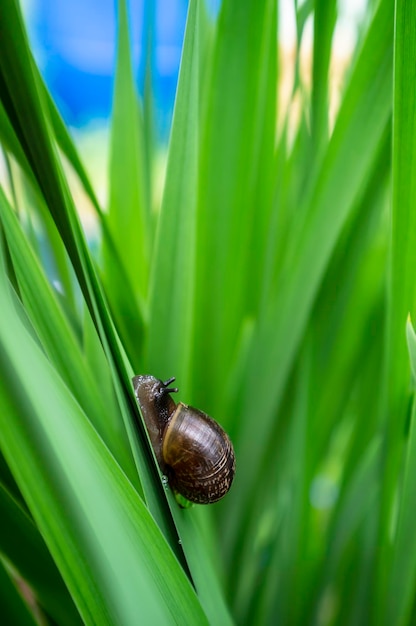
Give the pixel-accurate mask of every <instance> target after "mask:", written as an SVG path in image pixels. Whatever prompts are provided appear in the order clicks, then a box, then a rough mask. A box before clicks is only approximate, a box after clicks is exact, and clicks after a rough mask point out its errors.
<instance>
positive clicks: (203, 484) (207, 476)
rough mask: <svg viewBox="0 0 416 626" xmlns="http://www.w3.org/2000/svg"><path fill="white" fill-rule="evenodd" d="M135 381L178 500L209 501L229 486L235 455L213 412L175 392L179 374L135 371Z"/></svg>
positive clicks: (164, 470) (164, 471)
mask: <svg viewBox="0 0 416 626" xmlns="http://www.w3.org/2000/svg"><path fill="white" fill-rule="evenodd" d="M132 380H133V386H134V392H135V395H136V398H137V400H138V403H139V406H140V409H141V413H142V416H143V419H144V421H145V424H146V428H147V431H148V433H149V437H150V441H151V443H152V446H153V449H154V452H155V456H156V459H157V462H158V464H159V467H160V469H161V472H162V474H164V475H166V476H167V478H168V482H169V484H170V486H171V487H172V489H173V491H174V493H175V496H176V498H177V500H178V502H179V503H180V504H181V505H182V506H183V501H182V498H181V497H180V496H182V497H183V498H185V502H186V501H189V502H195V503H197V504H210V503H212V502H217V501H218V500H220V499H221V498H222V497H223V496H225V494H226V493H227V492H228V490H229V489H230V487H231V483H232V481H233V478H234V472H235V456H234V450H233V446H232V443H231V441H230V439H229V437H228V435H227V433H226V432H225V431H224V430H223V429H222V428H221V426H220V425H219V424H217V422H216V421H215V420H213V419H212V418H211V417H209V416H208V415H206V413H203V412H202V411H200V410H198V409H194V408H192V407H190V406H187V405H186V404H183V403H182V402H178V404H176V403H175V402H174V400H173V398H172V397H171V394H172V393H176V392H177V391H178V389H177V388H176V387H170V385H171V384H172V383H173V382H174V380H175V378H169V380H166V381H165V382H163V381H161V380H159V379H158V378H155V377H154V376H135V377H134V378H133V379H132Z"/></svg>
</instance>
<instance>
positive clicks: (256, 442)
mask: <svg viewBox="0 0 416 626" xmlns="http://www.w3.org/2000/svg"><path fill="white" fill-rule="evenodd" d="M392 10H393V7H392V4H391V2H390V0H387V1H385V2H381V3H380V5H379V8H378V12H377V13H376V15H375V18H374V20H373V22H372V24H371V26H370V29H369V32H368V36H367V40H366V43H365V46H364V48H363V51H362V56H361V58H360V59H359V61H358V63H357V65H356V68H355V73H354V74H353V75H352V77H351V81H350V85H349V89H348V91H347V92H346V94H345V98H344V101H343V105H342V108H341V110H340V112H339V115H338V118H337V123H336V126H335V129H334V133H333V136H332V137H331V141H330V143H329V146H328V150H327V152H326V155H325V158H324V159H323V162H322V167H321V169H320V172H319V175H318V176H317V179H316V182H315V184H314V186H313V191H312V193H311V196H310V197H309V198H308V199H307V200H306V202H307V210H306V212H305V215H306V218H305V219H304V220H303V221H302V226H301V232H297V233H296V232H295V233H294V234H293V239H292V244H293V249H292V251H291V252H289V253H288V255H287V259H286V265H285V267H284V268H283V270H282V276H283V279H282V281H281V282H278V284H277V285H276V288H275V291H274V295H273V297H271V295H270V294H269V301H270V304H269V306H268V310H267V311H265V315H264V318H263V319H262V320H261V321H260V323H259V326H258V330H257V333H256V336H255V339H254V341H253V348H252V352H251V356H250V359H249V362H250V363H251V364H252V367H251V371H250V373H249V377H248V383H247V384H246V394H245V398H244V400H245V403H244V414H243V416H242V418H241V426H242V432H241V435H240V439H239V441H238V442H237V444H238V448H237V449H238V451H239V454H241V455H242V456H243V457H244V458H245V457H248V456H251V457H252V459H253V461H252V463H251V464H250V466H247V468H245V467H243V468H241V470H240V472H239V475H238V477H237V480H238V483H239V484H240V485H244V489H241V487H240V489H235V490H234V492H233V494H231V497H234V498H236V499H240V498H241V502H240V504H241V505H243V506H244V504H245V505H246V506H249V502H250V499H251V497H252V495H251V494H252V489H254V487H255V484H256V483H257V482H258V466H257V462H260V461H261V458H262V455H261V450H262V448H263V447H264V445H265V442H266V441H267V439H268V437H269V436H270V432H271V429H272V427H273V423H274V418H275V414H276V410H277V408H278V406H279V403H280V402H281V399H282V394H283V391H284V389H285V384H286V382H287V379H288V376H289V374H290V371H291V367H292V365H293V360H294V357H295V355H296V351H297V349H298V347H299V342H300V341H301V338H302V334H303V332H304V330H305V326H306V324H307V321H308V315H309V313H310V311H311V307H312V305H313V303H314V299H315V297H316V294H317V290H318V288H319V285H320V281H321V280H322V277H323V274H324V272H325V270H326V268H327V265H328V262H329V260H330V258H331V254H332V252H333V249H334V246H335V244H336V242H337V240H338V237H339V235H340V232H341V229H342V227H343V226H344V224H345V221H346V219H347V218H348V216H349V215H350V213H351V212H352V210H353V209H354V208H355V206H356V202H357V200H358V198H359V195H360V193H362V192H363V189H364V188H365V185H366V184H367V182H368V178H369V176H370V175H371V172H372V168H373V167H374V162H375V159H376V158H377V155H378V151H379V149H380V146H381V145H382V144H383V143H384V141H385V135H386V128H387V127H388V124H389V119H390V114H391V99H390V91H391V80H392V79H391V61H392V59H391V48H392V37H393V23H392ZM370 50H371V54H370V52H369V51H370ZM364 84H365V85H366V89H365V90H363V89H362V85H364ZM375 101H376V103H377V104H376V106H375ZM364 132H365V133H366V138H367V141H366V145H365V146H364V147H363V149H362V150H360V152H359V155H356V157H354V158H353V157H352V155H353V154H355V151H356V145H357V144H358V143H359V141H360V136H361V135H362V134H363V133H364ZM334 207H336V209H337V210H336V212H335V211H334ZM289 268H290V269H289ZM287 271H290V275H291V280H290V281H286V280H284V276H285V274H286V272H287ZM253 389H255V390H256V392H255V393H253V391H252V390H253ZM254 414H260V415H262V419H261V420H259V421H258V423H257V428H256V437H255V438H254V439H253V436H252V416H253V415H254ZM243 502H244V504H243ZM238 518H239V516H238V515H237V516H235V519H236V521H237V520H238Z"/></svg>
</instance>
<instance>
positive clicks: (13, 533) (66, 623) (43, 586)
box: [0, 485, 82, 626]
mask: <svg viewBox="0 0 416 626" xmlns="http://www.w3.org/2000/svg"><path fill="white" fill-rule="evenodd" d="M0 528H1V532H0V553H1V554H2V555H3V556H4V557H5V558H6V559H7V561H8V562H9V563H11V564H12V565H13V568H14V569H15V570H16V571H17V572H18V574H19V575H20V576H22V578H23V579H24V580H25V582H26V583H28V584H29V586H30V587H31V589H32V590H33V591H34V593H35V595H36V599H37V601H38V603H39V604H40V606H42V607H43V609H45V610H46V612H47V613H48V615H50V616H51V617H53V619H54V620H55V621H56V622H57V623H58V624H62V626H72V625H75V624H81V623H82V622H81V618H80V616H79V613H78V611H77V610H76V608H75V606H74V603H73V601H72V598H71V596H70V595H69V592H68V589H67V588H66V586H65V584H64V582H63V580H62V577H61V575H60V573H59V571H58V570H57V567H56V565H55V563H54V562H53V560H52V557H51V555H50V553H49V551H48V549H47V547H46V545H45V542H44V540H43V538H42V536H41V534H40V533H39V530H38V529H37V528H36V526H35V524H34V523H33V520H32V519H31V518H30V516H29V515H28V513H27V511H26V510H24V509H23V507H22V506H21V505H20V504H19V503H18V502H17V501H16V500H15V499H14V498H13V497H12V495H11V494H10V493H9V492H8V491H7V490H6V489H5V488H4V487H3V486H2V485H0ZM2 610H3V605H2ZM18 623H19V624H20V622H18Z"/></svg>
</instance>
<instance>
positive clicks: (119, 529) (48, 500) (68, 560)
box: [0, 273, 206, 624]
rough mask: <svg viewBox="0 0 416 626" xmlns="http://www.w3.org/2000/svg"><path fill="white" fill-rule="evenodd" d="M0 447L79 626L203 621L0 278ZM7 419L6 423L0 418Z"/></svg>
mask: <svg viewBox="0 0 416 626" xmlns="http://www.w3.org/2000/svg"><path fill="white" fill-rule="evenodd" d="M0 290H1V294H2V303H3V311H2V317H1V321H0V360H1V367H2V372H3V377H2V379H1V383H0V386H1V388H0V405H1V411H0V415H2V416H3V417H4V419H3V420H2V425H1V429H0V432H1V435H0V445H1V448H2V451H3V453H4V454H5V456H6V458H7V461H8V463H9V465H10V467H11V469H12V472H13V474H14V476H15V478H16V480H17V482H18V484H19V487H20V489H21V491H22V493H23V495H24V497H25V500H26V502H27V504H28V506H29V509H30V511H31V513H32V514H33V517H34V519H35V521H36V523H37V525H38V526H39V528H40V530H41V532H42V535H43V537H44V538H45V541H46V543H47V545H48V547H49V549H50V550H51V553H52V555H53V557H54V559H55V561H56V562H57V564H58V567H59V569H60V571H61V573H62V576H63V578H64V580H65V582H66V584H67V585H68V587H69V589H70V592H71V594H72V596H73V598H74V600H75V603H76V605H77V607H78V610H79V611H80V613H81V615H82V618H83V620H84V622H85V623H86V624H96V623H97V622H99V623H100V624H114V623H120V624H134V623H135V622H136V620H137V611H138V607H140V612H141V618H142V619H143V621H144V622H149V623H150V622H153V621H154V622H156V623H161V624H164V623H166V624H171V623H189V624H193V623H202V624H203V623H205V622H206V620H205V617H204V614H203V612H202V610H201V608H200V605H199V602H198V600H197V598H196V595H195V593H194V592H193V589H192V587H191V585H190V584H189V581H188V579H187V578H186V576H185V574H184V572H183V570H182V569H181V567H180V566H179V564H178V562H177V560H176V559H175V557H174V556H173V553H172V552H171V550H170V548H169V547H168V545H167V543H166V542H165V540H164V538H163V536H162V534H161V533H160V531H159V529H158V528H157V526H156V525H155V523H154V522H153V520H152V518H151V517H150V514H149V512H148V510H147V509H146V507H145V506H144V505H143V503H142V502H141V500H140V499H139V498H138V496H137V493H136V492H135V491H134V489H133V488H132V486H131V484H130V483H129V482H128V481H127V480H126V478H125V476H124V474H123V473H122V472H121V471H120V469H119V467H118V465H117V464H116V463H115V461H114V459H113V458H112V457H111V455H110V454H109V453H108V451H107V449H106V448H105V446H104V445H103V443H102V441H101V440H100V439H99V437H98V436H97V435H96V433H95V431H94V430H93V429H92V427H91V425H90V424H89V422H88V420H87V419H86V418H85V415H84V414H83V413H82V411H81V409H80V407H79V405H77V404H76V402H75V401H74V399H73V397H72V395H71V394H70V393H69V392H68V390H67V388H66V387H65V386H64V385H63V383H62V381H61V380H60V378H59V377H58V376H57V374H56V372H55V371H54V370H53V369H52V368H51V366H50V364H49V363H48V362H47V360H46V358H45V357H44V355H43V354H42V353H41V351H40V350H39V348H38V347H37V346H36V345H35V344H34V343H33V341H32V340H31V338H30V337H29V335H27V333H26V331H25V330H24V329H23V327H22V326H21V324H20V322H19V320H18V319H17V318H16V317H15V313H14V310H13V307H12V305H11V300H10V298H9V295H8V293H7V284H6V280H5V276H4V273H2V276H1V277H0ZM6 416H7V419H6Z"/></svg>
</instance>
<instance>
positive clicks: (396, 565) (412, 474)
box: [384, 319, 416, 626]
mask: <svg viewBox="0 0 416 626" xmlns="http://www.w3.org/2000/svg"><path fill="white" fill-rule="evenodd" d="M406 332H407V345H408V349H409V354H410V364H411V369H412V372H415V371H416V335H415V332H414V329H413V326H412V324H411V322H410V320H409V319H408V321H407V325H406ZM415 498H416V403H415V400H414V397H413V405H412V412H411V416H410V428H409V433H408V437H407V446H406V459H405V466H404V473H403V486H402V491H401V495H400V504H399V510H398V522H397V533H396V536H395V539H394V552H393V557H392V567H391V569H390V570H389V576H388V585H387V611H386V615H385V619H384V623H385V624H397V626H404V625H405V624H409V623H410V621H411V615H412V611H413V605H414V597H415V590H416V538H415V533H414V504H415Z"/></svg>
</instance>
